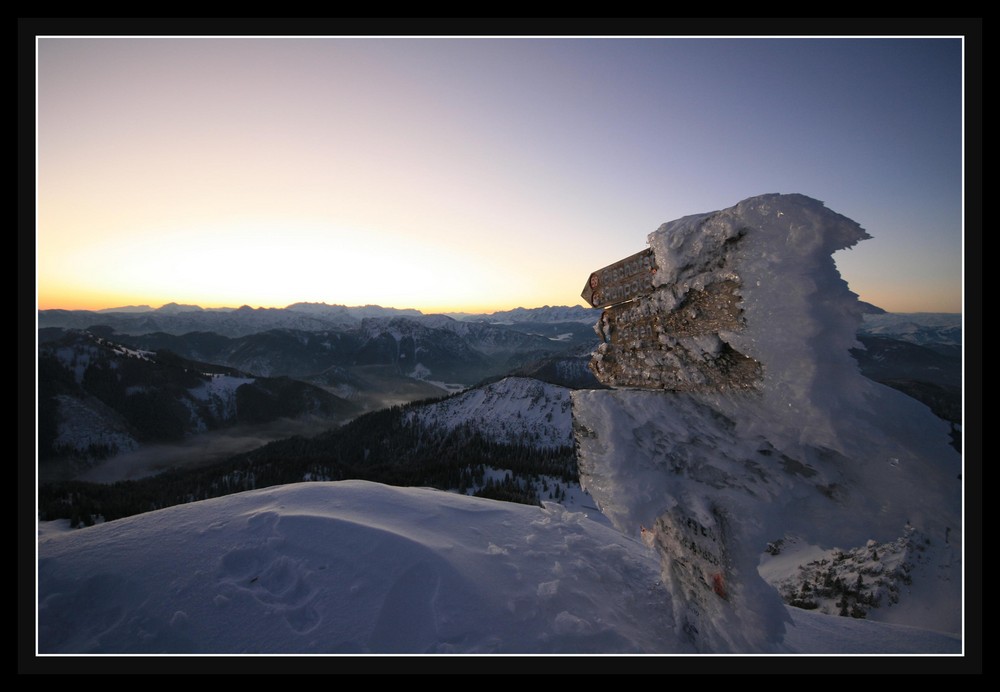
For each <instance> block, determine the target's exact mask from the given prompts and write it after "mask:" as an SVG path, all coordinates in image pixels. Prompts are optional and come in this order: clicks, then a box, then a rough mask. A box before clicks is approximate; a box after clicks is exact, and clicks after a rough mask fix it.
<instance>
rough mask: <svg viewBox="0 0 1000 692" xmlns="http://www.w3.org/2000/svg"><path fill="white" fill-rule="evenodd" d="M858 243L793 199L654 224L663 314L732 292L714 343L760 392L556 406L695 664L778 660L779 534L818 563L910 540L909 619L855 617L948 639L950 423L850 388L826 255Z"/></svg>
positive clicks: (914, 405)
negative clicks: (737, 315) (569, 420)
mask: <svg viewBox="0 0 1000 692" xmlns="http://www.w3.org/2000/svg"><path fill="white" fill-rule="evenodd" d="M867 237H869V236H868V235H867V234H866V233H865V232H864V230H863V229H861V227H860V226H858V225H857V224H856V223H854V222H853V221H851V220H850V219H847V218H846V217H844V216H841V215H839V214H836V213H834V212H832V211H830V210H828V209H826V208H825V207H824V206H823V204H822V203H821V202H818V201H816V200H813V199H810V198H808V197H804V196H802V195H764V196H761V197H755V198H752V199H748V200H745V201H743V202H741V203H739V204H738V205H736V206H735V207H732V208H730V209H726V210H723V211H719V212H714V213H709V214H701V215H696V216H689V217H685V218H682V219H679V220H677V221H674V222H672V223H668V224H664V225H663V226H661V227H660V228H659V229H658V230H657V231H656V232H654V233H652V234H651V235H650V236H649V243H650V246H651V247H652V248H653V251H654V253H655V256H656V262H657V265H658V267H659V271H658V272H657V274H656V275H655V279H654V283H655V284H656V285H658V286H660V287H661V290H660V291H658V293H660V294H661V295H664V296H666V298H663V299H662V300H664V301H665V302H666V303H672V305H667V306H666V308H667V309H670V308H671V307H676V306H677V305H680V304H681V303H682V302H683V300H684V298H685V296H686V295H687V293H688V292H689V291H692V290H702V289H704V288H705V287H707V286H711V285H715V284H718V283H720V282H723V281H734V282H736V283H738V285H739V289H738V290H739V295H740V297H741V303H740V305H741V307H742V310H743V322H744V324H745V326H744V327H743V328H742V329H739V330H734V331H729V332H720V333H719V335H718V338H719V340H720V341H722V342H725V343H728V344H729V345H731V346H732V347H733V348H734V349H735V350H736V351H738V352H739V353H742V354H745V355H747V356H749V357H751V358H753V359H754V360H756V361H757V362H758V363H760V364H761V367H762V378H761V379H760V381H759V382H758V383H757V385H756V386H755V387H752V388H743V389H740V388H732V387H730V388H722V389H720V390H718V391H712V390H704V391H697V392H691V391H688V392H680V391H633V390H623V389H619V390H605V391H579V392H574V393H573V394H572V395H571V396H572V399H573V419H574V429H575V436H576V441H577V445H578V450H579V455H578V456H579V462H580V471H581V483H582V485H583V486H584V488H585V489H586V490H587V491H589V492H590V494H591V495H592V496H593V497H594V498H595V499H596V500H597V502H598V504H599V506H600V508H601V510H602V511H603V512H604V513H605V514H606V515H607V516H608V517H609V518H610V519H611V520H612V521H613V522H614V524H615V525H616V526H618V527H619V528H620V529H621V530H622V531H623V532H625V533H626V534H628V535H637V534H638V533H639V532H640V530H641V532H642V536H643V538H644V540H645V541H646V542H647V543H648V544H649V545H653V546H655V547H656V548H657V550H658V552H659V554H660V556H661V562H662V575H663V580H664V583H665V585H666V588H667V589H668V591H669V592H670V597H671V602H672V604H673V613H674V619H675V622H676V625H677V627H678V633H679V634H680V635H681V636H683V637H684V638H686V640H687V641H689V642H690V643H691V645H692V646H694V647H695V648H696V649H697V650H698V651H701V652H769V651H776V650H780V649H781V647H782V646H783V642H784V641H785V640H786V637H787V636H788V633H789V632H790V631H791V627H792V624H793V623H792V620H791V618H790V617H789V611H788V609H787V608H786V607H785V606H784V605H783V603H782V600H781V598H780V596H779V593H778V591H777V590H776V589H775V588H774V587H773V586H772V585H770V584H768V583H767V582H766V581H765V580H764V579H763V578H762V577H761V576H760V573H759V569H758V563H759V562H760V557H761V555H762V554H763V553H764V551H765V548H766V546H767V545H768V543H769V542H773V541H775V540H780V539H782V538H783V537H785V536H786V534H787V535H789V537H790V538H791V537H793V536H794V537H795V540H796V541H804V542H805V543H806V544H808V545H813V546H816V547H817V548H819V549H821V550H824V551H829V550H832V549H834V548H842V549H845V550H849V549H853V548H856V547H859V546H865V545H866V543H867V542H868V541H869V540H874V541H876V542H877V543H887V542H891V541H894V540H896V539H899V538H900V537H903V536H905V535H907V533H908V532H912V531H913V530H915V529H916V530H918V531H919V532H920V535H921V536H924V537H926V541H927V543H925V544H924V551H923V552H924V553H927V554H928V555H930V556H933V557H929V559H928V560H926V561H925V562H924V563H923V567H922V570H923V571H922V572H921V574H911V575H910V576H911V578H912V581H913V589H912V590H911V591H913V592H914V594H913V595H911V596H910V597H909V606H907V607H905V608H904V607H902V605H894V604H890V603H888V599H886V602H883V603H882V604H881V607H879V608H872V609H871V610H869V611H868V612H867V615H866V617H868V618H869V619H880V620H883V621H887V622H896V623H899V624H905V625H910V626H915V627H923V628H927V629H932V630H937V631H941V632H949V633H954V634H957V633H959V632H960V630H961V625H962V622H961V603H962V601H961V546H962V538H961V536H962V532H961V531H962V518H961V492H962V485H961V480H960V478H961V476H960V474H961V470H962V469H961V457H960V456H959V455H958V454H957V453H956V452H955V450H954V449H953V448H952V447H951V446H950V445H949V443H948V432H949V431H948V424H947V423H945V422H944V421H942V420H940V419H939V418H937V417H936V416H934V415H933V414H932V413H931V412H930V410H929V409H927V408H926V407H925V406H923V405H922V404H920V403H918V402H916V401H914V400H913V399H910V398H909V397H907V396H905V395H903V394H901V393H899V392H897V391H895V390H892V389H889V388H887V387H884V386H882V385H879V384H876V383H874V382H872V381H870V380H868V379H866V378H864V377H863V376H862V375H861V374H860V372H859V370H858V366H857V363H856V362H855V361H854V360H853V359H852V358H851V355H850V353H849V349H850V348H852V347H855V346H856V345H857V341H856V338H855V335H856V333H857V330H858V327H859V325H860V324H861V321H862V311H861V307H860V303H859V301H858V300H857V296H856V295H855V294H853V293H851V292H850V291H849V290H848V288H847V284H846V283H845V282H844V281H843V280H842V279H841V277H840V274H839V273H838V272H837V269H836V266H835V265H834V262H833V259H832V257H831V255H832V253H833V252H835V251H837V250H841V249H844V248H849V247H851V246H853V245H854V244H855V243H857V242H858V241H860V240H863V239H865V238H867ZM696 348H697V345H694V346H691V348H690V350H692V351H693V350H695V349H696ZM915 569H916V568H915ZM918 571H919V570H918ZM904 600H906V598H905V595H904V597H903V598H900V603H901V604H902V602H903V601H904ZM916 602H919V604H920V605H919V606H916V605H914V603H916Z"/></svg>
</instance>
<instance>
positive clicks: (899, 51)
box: [36, 36, 963, 312]
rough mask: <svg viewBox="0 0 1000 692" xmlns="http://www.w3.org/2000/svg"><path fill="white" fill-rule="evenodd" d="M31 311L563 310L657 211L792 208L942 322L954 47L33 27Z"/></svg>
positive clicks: (842, 259) (958, 68)
mask: <svg viewBox="0 0 1000 692" xmlns="http://www.w3.org/2000/svg"><path fill="white" fill-rule="evenodd" d="M36 49H37V73H36V76H37V130H36V135H37V139H36V144H37V297H38V307H39V308H41V309H48V308H67V309H70V308H88V309H99V308H108V307H115V306H124V305H137V304H148V305H152V306H153V307H158V306H160V305H162V304H164V303H167V302H171V301H175V302H179V303H191V304H197V305H201V306H203V307H219V306H231V307H239V306H240V305H244V304H246V305H250V306H253V307H283V306H286V305H288V304H290V303H294V302H298V301H311V302H326V303H330V304H344V305H362V304H379V305H383V306H387V307H390V306H391V307H398V308H410V307H412V308H418V309H421V310H423V311H425V312H434V311H468V312H492V311H494V310H505V309H511V308H514V307H518V306H522V307H538V306H542V305H576V304H582V303H583V301H582V299H581V297H580V291H581V289H582V288H583V285H584V283H585V281H586V279H587V277H588V275H589V274H590V272H591V271H594V270H596V269H599V268H601V267H603V266H605V265H608V264H610V263H612V262H614V261H616V260H619V259H622V258H624V257H627V256H629V255H631V254H634V253H636V252H638V251H640V250H642V249H644V248H645V247H646V246H647V244H646V238H647V235H648V234H649V233H650V232H652V231H655V230H656V229H657V227H658V226H659V225H660V224H662V223H664V222H667V221H672V220H674V219H677V218H680V217H682V216H687V215H690V214H696V213H702V212H707V211H713V210H717V209H723V208H726V207H730V206H733V205H734V204H736V203H737V202H739V201H740V200H742V199H745V198H747V197H752V196H755V195H759V194H764V193H771V192H781V193H802V194H805V195H808V196H810V197H814V198H816V199H819V200H821V201H823V202H825V203H826V205H827V206H828V207H829V208H830V209H832V210H834V211H836V212H838V213H840V214H843V215H845V216H847V217H849V218H851V219H853V220H854V221H857V222H858V223H859V224H861V226H863V227H864V228H865V229H866V230H867V231H868V232H869V233H870V234H871V235H872V236H873V239H872V240H868V241H864V242H862V243H861V244H859V245H858V246H857V247H855V248H854V249H853V250H848V251H844V252H840V253H837V254H836V255H835V259H836V262H837V265H838V267H839V268H840V270H841V273H842V275H843V276H844V278H845V279H846V280H847V281H848V283H849V285H850V288H851V290H853V291H854V292H855V293H858V294H859V295H860V297H861V299H863V300H867V301H869V302H872V303H875V304H876V305H879V306H881V307H883V308H885V309H887V310H889V311H892V312H918V311H928V312H938V311H940V312H959V311H961V309H962V243H963V185H962V182H963V181H962V160H963V159H962V157H963V130H962V116H963V44H962V40H961V39H960V38H954V37H952V38H947V37H942V38H919V39H910V38H881V39H872V38H856V39H852V38H831V39H818V38H795V39H792V38H769V39H766V38H726V39H722V38H692V37H682V38H680V37H678V38H670V37H662V38H612V37H607V38H568V37H559V38H531V37H512V38H492V37H489V38H409V37H406V38H360V37H341V38H337V37H288V38H277V37H276V38H267V37H262V38H232V37H215V38H209V37H194V36H192V37H179V38H157V37H143V38H123V37H66V36H52V37H38V38H37V40H36Z"/></svg>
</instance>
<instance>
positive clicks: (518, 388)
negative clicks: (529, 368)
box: [409, 377, 573, 448]
mask: <svg viewBox="0 0 1000 692" xmlns="http://www.w3.org/2000/svg"><path fill="white" fill-rule="evenodd" d="M569 392H570V390H569V389H567V388H565V387H559V386H557V385H553V384H547V383H545V382H541V381H539V380H534V379H530V378H526V377H507V378H504V379H503V380H500V381H499V382H494V383H492V384H488V385H485V386H482V387H477V388H475V389H471V390H469V391H467V392H464V393H462V394H459V395H456V396H453V397H450V398H448V399H445V400H444V401H441V402H438V403H435V404H428V405H426V406H420V407H416V408H414V409H413V410H412V411H411V412H409V417H410V419H411V420H414V421H417V422H419V423H421V424H423V425H428V426H432V425H442V426H444V427H445V428H447V429H449V430H452V429H454V428H456V427H458V426H461V425H471V426H472V427H473V428H474V429H475V430H476V431H477V432H479V433H480V434H482V435H483V436H484V437H486V438H487V439H490V440H493V441H496V442H503V443H506V444H518V443H520V444H525V445H528V446H532V447H550V448H551V447H561V446H569V445H572V444H573V437H572V420H571V416H570V398H569Z"/></svg>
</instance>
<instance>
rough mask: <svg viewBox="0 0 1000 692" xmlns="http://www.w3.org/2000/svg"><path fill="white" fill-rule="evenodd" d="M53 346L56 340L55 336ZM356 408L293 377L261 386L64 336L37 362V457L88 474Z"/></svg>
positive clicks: (48, 344) (216, 368)
mask: <svg viewBox="0 0 1000 692" xmlns="http://www.w3.org/2000/svg"><path fill="white" fill-rule="evenodd" d="M49 336H54V335H52V334H50V335H49ZM355 412H356V406H355V405H354V404H351V403H350V402H348V401H346V400H344V399H342V398H340V397H338V396H336V395H334V394H332V393H330V392H328V391H326V390H325V389H322V388H320V387H317V386H314V385H310V384H308V383H305V382H301V381H298V380H294V379H291V378H288V377H258V376H255V375H251V374H249V373H246V372H241V371H239V370H237V369H234V368H228V367H225V366H220V365H216V364H210V363H205V362H197V361H194V360H189V359H186V358H182V357H180V356H178V355H176V354H175V353H171V352H169V351H165V350H161V351H159V352H156V353H154V352H151V351H147V350H143V349H137V348H129V347H127V346H124V345H122V344H120V343H116V342H113V341H110V340H108V339H106V338H104V337H102V336H98V335H95V334H93V333H90V332H85V331H75V330H74V331H66V332H65V333H63V334H61V335H59V336H58V337H57V338H53V339H50V340H47V341H45V343H43V344H41V345H40V346H39V352H38V420H39V434H38V454H39V461H40V462H42V463H45V462H48V461H50V460H52V459H56V458H61V459H69V460H75V461H76V462H77V463H78V465H81V466H87V465H89V464H93V463H95V462H97V461H99V460H101V459H104V458H107V457H111V456H115V455H117V454H119V453H121V452H126V451H133V450H135V449H138V447H139V446H140V445H141V444H146V443H172V442H178V441H180V440H183V439H185V438H186V437H190V436H191V435H194V434H197V433H200V432H205V431H208V430H214V429H218V428H222V427H225V426H228V425H233V424H236V423H248V424H260V423H267V422H270V421H274V420H278V419H280V418H296V417H301V416H305V415H315V416H321V417H324V418H327V419H329V420H330V421H331V423H332V422H333V420H335V419H336V418H337V417H340V418H341V419H343V418H345V417H347V416H348V415H350V414H353V413H355Z"/></svg>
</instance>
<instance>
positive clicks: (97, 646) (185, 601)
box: [38, 481, 961, 655]
mask: <svg viewBox="0 0 1000 692" xmlns="http://www.w3.org/2000/svg"><path fill="white" fill-rule="evenodd" d="M38 558H39V560H38V593H39V611H38V651H39V653H41V654H43V655H44V654H65V653H90V654H98V653H101V654H107V653H140V654H149V653H201V654H222V653H256V654H269V653H318V654H357V653H367V652H371V653H393V652H411V653H436V654H451V653H559V652H569V653H626V652H628V653H680V654H685V653H692V652H693V651H694V649H693V647H692V644H691V642H689V641H687V640H686V639H685V638H684V637H681V636H678V634H677V632H676V630H675V628H674V626H673V615H672V612H671V608H670V603H671V594H670V593H669V592H667V591H666V590H665V589H664V588H663V587H662V586H661V585H660V584H659V574H658V572H659V566H658V560H657V558H656V555H655V554H654V552H653V551H652V550H650V549H649V548H647V547H646V546H645V545H643V544H642V543H641V542H639V541H637V540H634V539H631V538H628V537H626V536H623V535H622V534H621V533H620V532H618V531H616V530H614V529H612V528H610V527H608V526H605V525H602V524H599V523H597V522H594V521H592V520H590V519H587V518H586V517H585V516H584V515H583V514H580V513H575V512H568V511H566V510H565V509H563V508H562V507H560V506H559V505H553V504H548V505H546V506H545V507H544V508H539V507H532V506H527V505H519V504H513V503H507V502H497V501H493V500H485V499H481V498H473V497H466V496H464V495H456V494H451V493H445V492H440V491H435V490H429V489H422V488H392V487H389V486H384V485H380V484H377V483H369V482H365V481H341V482H335V483H301V484H294V485H286V486H278V487H274V488H267V489H263V490H255V491H249V492H245V493H239V494H236V495H229V496H226V497H221V498H216V499H213V500H205V501H202V502H194V503H191V504H186V505H178V506H175V507H170V508H167V509H162V510H158V511H155V512H149V513H146V514H141V515H137V516H134V517H128V518H125V519H120V520H117V521H113V522H109V523H105V524H97V525H95V526H91V527H88V528H85V529H76V530H68V529H65V522H50V523H45V524H42V525H41V526H40V532H39V542H38ZM793 611H795V609H788V611H787V612H788V613H789V614H790V617H791V621H792V622H793V623H794V627H790V628H789V629H788V634H787V636H786V637H785V640H784V643H783V647H782V650H783V651H784V652H787V653H810V652H818V651H823V652H836V653H886V652H900V651H903V652H910V653H924V652H949V653H958V651H959V647H960V644H961V642H960V640H959V639H958V638H957V637H954V636H951V635H946V634H940V633H935V632H929V631H925V630H919V629H914V628H909V627H901V626H896V625H887V624H882V623H876V622H869V621H865V620H854V619H851V618H838V617H832V616H829V615H822V614H819V613H815V612H807V611H797V612H793Z"/></svg>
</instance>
